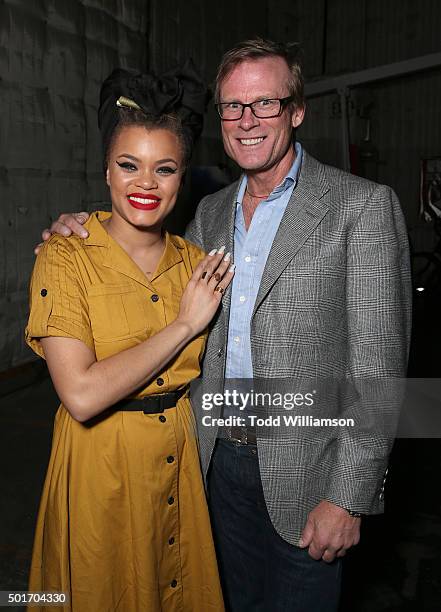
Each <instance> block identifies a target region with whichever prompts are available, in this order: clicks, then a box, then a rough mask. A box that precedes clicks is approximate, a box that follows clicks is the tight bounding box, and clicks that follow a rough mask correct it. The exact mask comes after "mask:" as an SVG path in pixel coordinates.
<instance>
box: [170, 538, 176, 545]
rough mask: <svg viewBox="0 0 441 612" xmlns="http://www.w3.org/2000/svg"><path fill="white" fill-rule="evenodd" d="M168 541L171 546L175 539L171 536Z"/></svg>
mask: <svg viewBox="0 0 441 612" xmlns="http://www.w3.org/2000/svg"><path fill="white" fill-rule="evenodd" d="M168 543H169V544H170V546H171V545H172V544H174V543H175V539H174V538H173V537H171V538H169V540H168Z"/></svg>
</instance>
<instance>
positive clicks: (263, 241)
mask: <svg viewBox="0 0 441 612" xmlns="http://www.w3.org/2000/svg"><path fill="white" fill-rule="evenodd" d="M295 149H296V159H295V161H294V163H293V165H292V167H291V169H290V171H289V172H288V174H287V176H286V177H285V179H284V180H283V182H282V183H281V184H280V185H278V186H277V187H276V188H275V189H274V190H273V191H272V192H271V194H270V195H269V196H268V198H267V199H266V200H262V202H259V205H258V207H257V208H256V210H255V212H254V215H253V218H252V220H251V224H250V226H249V228H248V231H247V230H246V228H245V221H244V217H243V210H242V200H243V197H244V194H245V190H246V187H247V177H246V176H244V177H243V179H242V182H241V184H240V187H239V192H238V195H237V202H236V217H235V223H234V263H235V264H236V271H235V273H234V278H233V286H232V289H231V306H230V320H229V326H228V344H227V361H226V378H252V377H253V364H252V360H251V338H250V332H251V327H250V324H251V316H252V314H253V309H254V304H255V302H256V297H257V292H258V290H259V286H260V281H261V279H262V274H263V270H264V268H265V264H266V260H267V258H268V255H269V252H270V250H271V246H272V244H273V240H274V237H275V235H276V233H277V230H278V228H279V224H280V221H281V219H282V217H283V213H284V212H285V209H286V206H287V204H288V202H289V199H290V197H291V195H292V192H293V190H294V188H295V186H296V183H297V175H298V172H299V168H300V165H301V163H302V147H301V145H300V143H298V142H296V144H295Z"/></svg>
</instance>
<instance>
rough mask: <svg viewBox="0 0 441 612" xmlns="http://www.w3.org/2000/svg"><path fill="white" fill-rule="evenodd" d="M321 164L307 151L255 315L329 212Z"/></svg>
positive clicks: (255, 307) (269, 262) (264, 277)
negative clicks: (284, 271)
mask: <svg viewBox="0 0 441 612" xmlns="http://www.w3.org/2000/svg"><path fill="white" fill-rule="evenodd" d="M328 191H329V185H328V184H327V182H326V180H325V178H324V175H323V172H322V169H321V164H319V162H317V161H316V160H315V159H314V158H313V157H310V156H309V155H308V154H307V153H306V151H303V161H302V166H301V169H300V174H299V178H298V183H297V185H296V187H295V188H294V191H293V193H292V195H291V198H290V200H289V202H288V205H287V207H286V210H285V213H284V215H283V217H282V220H281V222H280V225H279V229H278V230H277V233H276V236H275V238H274V242H273V244H272V247H271V251H270V254H269V256H268V259H267V261H266V265H265V269H264V271H263V275H262V280H261V283H260V287H259V291H258V294H257V298H256V303H255V305H254V310H253V315H254V313H255V312H256V310H257V308H258V307H259V305H260V304H261V302H262V300H263V299H264V298H265V296H266V295H267V293H268V292H269V290H270V289H271V287H272V286H273V284H274V283H275V282H276V280H277V279H278V278H279V276H280V275H281V274H282V272H283V270H284V269H285V268H286V266H287V265H288V264H289V262H290V261H291V260H292V258H293V257H294V256H295V255H296V253H297V252H298V251H299V249H300V248H301V247H302V245H303V244H304V243H305V242H306V240H307V239H308V238H309V236H310V235H311V234H312V233H313V232H314V230H315V228H316V227H317V226H318V225H319V223H320V221H321V220H322V219H323V217H324V216H325V215H326V213H327V212H328V210H329V205H328V202H327V198H326V193H327V192H328Z"/></svg>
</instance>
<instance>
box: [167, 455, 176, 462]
mask: <svg viewBox="0 0 441 612" xmlns="http://www.w3.org/2000/svg"><path fill="white" fill-rule="evenodd" d="M174 460H175V458H174V457H173V455H169V456H168V457H167V463H173V461H174Z"/></svg>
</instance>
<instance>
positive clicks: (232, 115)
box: [216, 96, 294, 121]
mask: <svg viewBox="0 0 441 612" xmlns="http://www.w3.org/2000/svg"><path fill="white" fill-rule="evenodd" d="M292 100H294V96H288V97H287V98H271V99H269V100H256V101H255V102H251V104H241V102H220V103H219V104H216V108H217V112H218V113H219V117H220V118H221V119H222V121H237V120H238V119H242V116H243V111H244V110H245V108H246V107H249V108H250V109H251V112H252V113H253V115H254V116H255V117H258V118H259V119H271V117H279V116H280V115H281V114H282V112H283V109H284V108H285V106H286V105H287V104H288V102H292Z"/></svg>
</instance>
